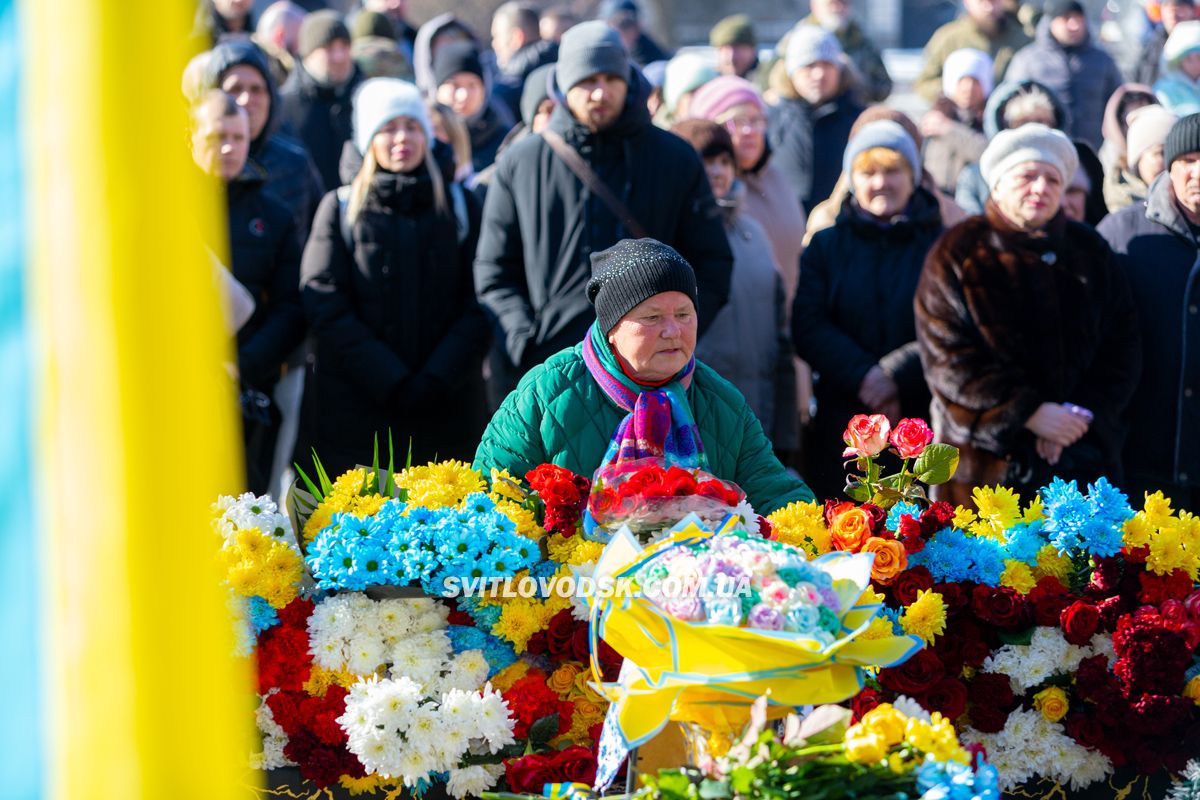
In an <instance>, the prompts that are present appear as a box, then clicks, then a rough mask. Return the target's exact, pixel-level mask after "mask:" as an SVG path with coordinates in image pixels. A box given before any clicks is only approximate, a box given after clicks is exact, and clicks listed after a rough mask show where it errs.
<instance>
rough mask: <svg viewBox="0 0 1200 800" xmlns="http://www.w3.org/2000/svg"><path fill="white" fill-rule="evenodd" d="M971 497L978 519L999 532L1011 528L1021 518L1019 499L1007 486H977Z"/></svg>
mask: <svg viewBox="0 0 1200 800" xmlns="http://www.w3.org/2000/svg"><path fill="white" fill-rule="evenodd" d="M971 497H972V498H973V499H974V500H975V507H976V508H977V509H979V518H980V519H985V520H987V521H988V522H990V523H992V526H993V527H995V528H996V529H998V530H999V531H1004V530H1006V529H1008V528H1011V527H1012V526H1013V525H1014V524H1016V522H1017V520H1018V519H1020V518H1021V498H1020V497H1019V496H1018V495H1016V494H1015V493H1014V492H1013V490H1012V489H1010V488H1008V487H1007V486H977V487H975V491H973V492H972V493H971Z"/></svg>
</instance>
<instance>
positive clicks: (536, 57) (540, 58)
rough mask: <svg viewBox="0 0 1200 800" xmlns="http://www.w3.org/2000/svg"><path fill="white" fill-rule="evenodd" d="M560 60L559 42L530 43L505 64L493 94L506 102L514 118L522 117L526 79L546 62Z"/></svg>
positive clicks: (540, 40) (550, 62)
mask: <svg viewBox="0 0 1200 800" xmlns="http://www.w3.org/2000/svg"><path fill="white" fill-rule="evenodd" d="M556 61H558V42H551V41H548V40H546V39H539V40H538V41H536V42H534V43H533V44H528V45H525V46H524V47H522V48H521V49H520V50H518V51H517V52H516V53H514V54H513V57H512V58H510V59H509V60H508V63H507V64H505V65H504V69H503V70H502V71H501V72H500V74H499V75H497V76H496V82H495V84H494V85H493V86H492V96H493V97H495V98H497V99H498V100H500V101H501V102H503V103H504V105H505V106H506V107H507V108H508V110H509V111H510V112H511V113H512V117H513V119H514V120H519V119H520V118H521V92H522V91H524V89H525V79H526V78H528V77H529V73H531V72H533V71H534V70H535V69H537V68H538V67H540V66H543V65H545V64H553V63H554V62H556Z"/></svg>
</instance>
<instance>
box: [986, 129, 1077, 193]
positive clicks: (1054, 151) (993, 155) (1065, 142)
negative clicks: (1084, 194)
mask: <svg viewBox="0 0 1200 800" xmlns="http://www.w3.org/2000/svg"><path fill="white" fill-rule="evenodd" d="M1027 161H1038V162H1040V163H1042V164H1049V165H1050V166H1052V167H1054V168H1055V169H1056V170H1058V174H1059V175H1060V176H1061V177H1062V182H1063V187H1064V188H1065V187H1067V186H1068V185H1070V183H1071V179H1072V178H1074V177H1075V170H1076V169H1078V168H1079V154H1078V152H1076V150H1075V145H1073V144H1071V140H1070V139H1068V138H1067V136H1066V134H1065V133H1063V132H1062V131H1056V130H1054V129H1053V128H1047V127H1046V126H1045V125H1042V124H1041V123H1038V122H1031V123H1029V124H1028V125H1022V126H1020V127H1019V128H1009V129H1008V130H1006V131H1000V132H999V133H997V134H996V136H995V138H993V139H992V141H991V142H990V143H989V144H988V146H987V149H986V150H984V151H983V155H982V156H980V158H979V171H980V172H981V173H983V179H984V180H985V181H987V185H988V188H989V189H995V188H996V184H998V183H999V182H1000V179H1001V178H1003V177H1004V175H1005V173H1007V172H1008V171H1009V170H1011V169H1012V168H1013V167H1016V166H1018V165H1020V164H1024V163H1026V162H1027Z"/></svg>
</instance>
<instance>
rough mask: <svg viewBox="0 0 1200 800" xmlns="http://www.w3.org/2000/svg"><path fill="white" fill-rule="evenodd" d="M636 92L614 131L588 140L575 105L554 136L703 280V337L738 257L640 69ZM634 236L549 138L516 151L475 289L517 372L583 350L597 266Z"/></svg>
mask: <svg viewBox="0 0 1200 800" xmlns="http://www.w3.org/2000/svg"><path fill="white" fill-rule="evenodd" d="M630 82H631V85H630V89H629V93H628V96H627V98H626V103H625V109H624V111H623V112H622V114H621V116H620V118H619V119H618V120H617V122H615V123H614V124H613V126H612V127H610V128H608V129H606V130H604V131H601V132H599V133H592V132H589V131H588V129H587V128H586V127H584V126H583V125H581V124H579V123H578V122H576V121H575V119H574V118H573V117H572V116H571V115H570V113H569V112H568V111H567V109H566V107H565V105H564V104H560V105H559V106H558V107H557V108H555V110H554V114H553V116H552V117H551V120H550V126H551V128H552V129H553V130H555V131H557V132H558V133H559V134H560V135H561V136H562V137H563V139H564V140H566V142H567V144H568V145H570V146H571V147H573V148H574V149H575V150H576V151H577V152H578V153H579V154H580V155H581V156H582V157H583V158H584V159H585V160H586V161H587V162H588V163H589V164H590V165H591V167H592V169H593V170H594V171H595V172H596V174H597V175H599V176H600V178H601V179H602V180H603V181H604V182H605V184H606V185H607V186H608V187H609V188H610V189H611V190H612V192H613V194H615V195H616V196H617V197H619V198H620V199H621V200H622V202H623V203H625V205H626V207H627V208H628V209H629V211H630V213H632V214H633V216H634V217H635V218H636V219H637V221H638V223H639V224H640V225H641V226H642V228H644V229H645V231H646V234H647V235H648V236H651V237H653V238H655V239H658V240H660V241H662V242H665V243H667V244H669V245H671V246H673V247H674V248H676V249H677V250H678V251H679V252H680V254H681V255H682V256H683V257H684V258H686V259H687V260H688V263H690V264H691V265H692V267H693V268H694V269H695V270H696V282H697V285H698V287H699V292H700V308H699V317H700V331H701V332H703V331H704V330H705V329H706V327H707V325H708V323H709V322H711V321H712V319H713V317H714V316H716V313H717V311H718V310H719V309H720V308H721V306H723V305H724V304H725V301H726V299H727V298H728V296H729V276H730V272H731V271H732V269H733V255H732V253H731V252H730V250H729V243H728V241H726V239H725V231H724V227H723V225H722V223H721V214H720V211H719V209H718V208H717V205H716V202H715V201H714V200H713V196H712V191H711V189H710V188H709V185H708V178H707V176H706V175H705V173H704V165H703V163H701V161H700V157H699V156H697V155H696V152H695V151H694V150H693V149H692V147H691V145H689V144H688V143H687V142H685V141H683V140H682V139H680V138H679V137H678V136H675V135H674V134H672V133H668V132H667V131H664V130H660V129H659V128H656V127H654V126H653V125H652V124H651V122H650V114H649V112H648V111H647V109H646V102H645V100H646V96H647V94H648V92H649V86H648V84H647V83H646V82H645V79H644V78H642V77H641V73H640V72H639V71H638V70H637V69H634V68H631V70H630ZM560 100H561V99H560ZM632 235H633V234H632V232H631V231H628V230H626V229H625V226H624V225H622V224H621V223H620V222H619V221H618V219H617V217H616V215H614V214H613V212H612V211H611V210H610V209H609V208H608V206H607V205H605V203H604V202H603V201H602V200H601V199H600V198H599V197H596V196H594V195H592V193H591V192H589V191H588V190H587V189H586V188H585V187H584V185H583V183H582V182H581V181H580V180H579V178H577V177H576V176H575V174H574V173H573V172H572V171H571V169H570V167H568V166H567V165H566V163H565V162H563V160H562V159H561V158H559V157H558V156H557V155H555V154H554V152H553V151H552V150H551V149H550V146H549V145H548V144H547V143H546V141H545V139H543V138H542V137H541V136H531V137H529V138H527V139H524V140H522V141H520V142H518V143H517V144H515V145H513V147H512V148H511V149H510V150H507V151H506V152H505V154H504V157H503V158H502V159H501V160H500V162H499V163H498V165H497V169H496V172H495V176H494V177H493V178H492V182H491V184H490V186H489V188H488V193H487V200H486V203H485V205H484V209H483V230H482V232H481V234H480V238H479V251H478V253H477V255H476V259H475V284H476V288H477V290H478V292H479V298H480V302H481V303H482V304H483V305H484V307H485V308H486V309H487V311H488V312H489V313H490V314H491V315H492V316H493V318H494V319H495V320H496V324H497V328H498V330H497V336H498V339H499V340H498V342H497V344H499V345H501V346H502V347H503V353H504V356H505V358H504V359H503V361H506V362H507V369H510V370H514V369H515V370H516V372H517V373H519V374H523V373H524V372H525V371H526V370H528V369H529V368H530V367H532V366H533V365H535V364H538V363H540V362H541V361H543V360H545V359H546V358H547V357H548V356H550V355H552V354H554V353H556V352H558V351H559V350H562V349H563V348H564V347H568V346H571V345H574V344H577V343H578V342H580V341H582V339H583V334H584V332H585V331H586V330H587V329H588V326H589V325H590V324H591V323H592V320H593V319H595V313H594V311H593V310H592V307H591V305H590V304H589V303H588V300H587V296H586V294H585V292H584V288H585V286H586V285H587V282H588V279H589V278H591V275H592V270H591V259H590V256H591V254H592V253H594V252H597V251H600V250H603V249H605V248H607V247H610V246H612V245H613V244H615V243H616V242H617V241H618V240H620V239H623V238H628V237H631V236H632ZM512 383H513V384H514V385H515V380H513V381H512Z"/></svg>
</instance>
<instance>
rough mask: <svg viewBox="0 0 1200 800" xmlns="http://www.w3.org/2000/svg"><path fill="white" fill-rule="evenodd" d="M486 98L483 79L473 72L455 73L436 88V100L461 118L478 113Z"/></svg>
mask: <svg viewBox="0 0 1200 800" xmlns="http://www.w3.org/2000/svg"><path fill="white" fill-rule="evenodd" d="M486 100H487V90H486V89H485V88H484V85H483V80H482V79H481V78H480V77H479V76H478V75H476V74H475V73H473V72H458V73H455V74H454V75H451V76H450V78H449V80H447V81H446V82H445V83H443V84H442V85H441V86H439V87H438V89H437V101H438V102H439V103H441V104H442V105H444V106H449V107H450V108H451V109H452V110H453V111H454V113H455V114H458V115H459V116H460V117H462V118H463V119H468V118H470V117H473V116H475V115H476V114H478V113H479V112H480V110H482V109H483V104H484V102H485V101H486Z"/></svg>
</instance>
